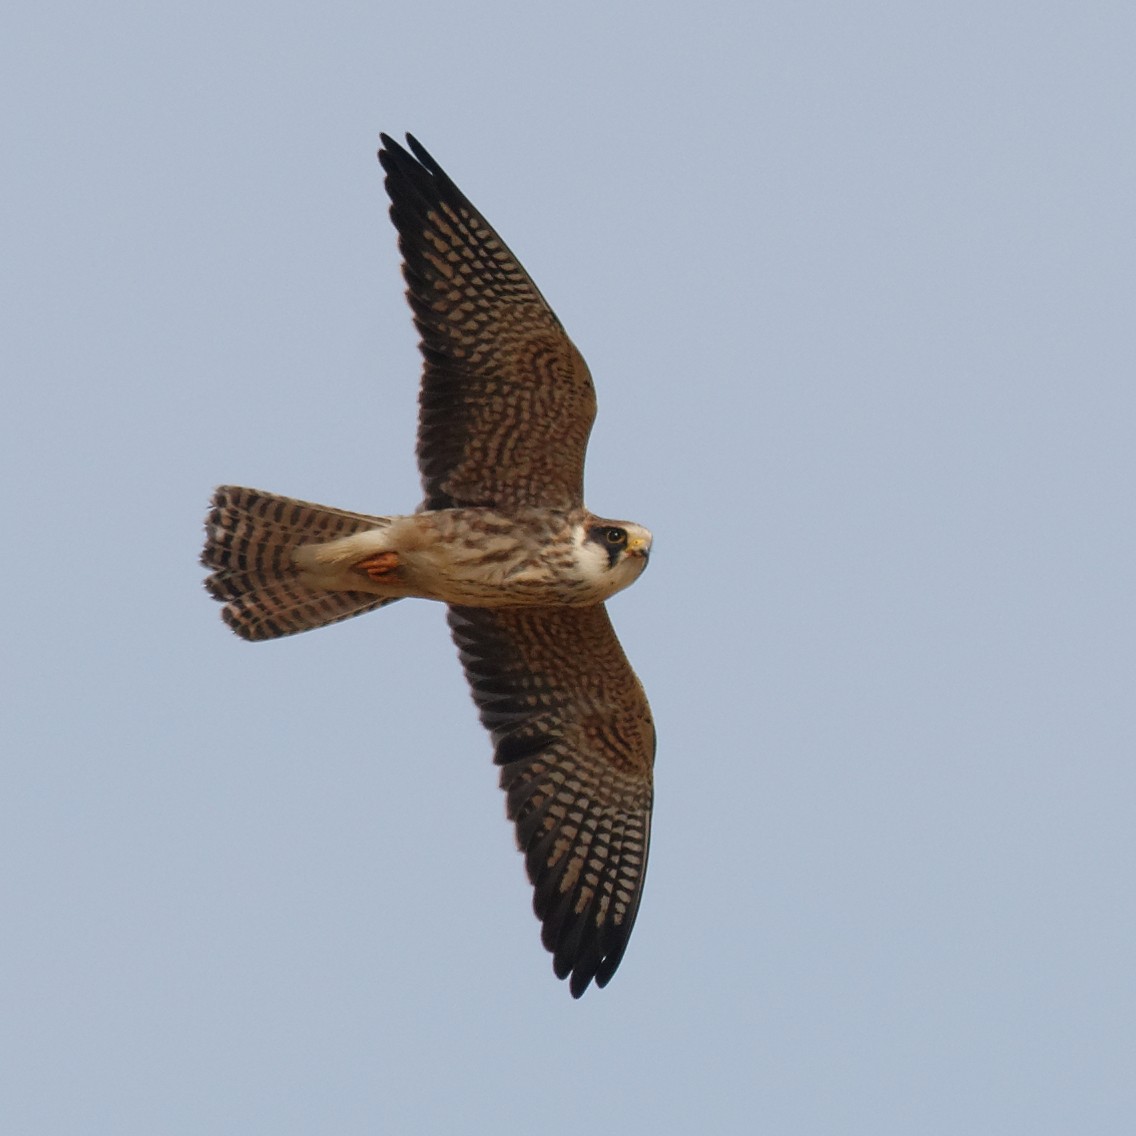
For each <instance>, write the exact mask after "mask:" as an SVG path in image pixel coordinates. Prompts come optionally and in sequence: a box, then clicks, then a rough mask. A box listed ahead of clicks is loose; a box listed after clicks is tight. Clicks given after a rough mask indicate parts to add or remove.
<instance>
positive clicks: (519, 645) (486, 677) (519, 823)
mask: <svg viewBox="0 0 1136 1136" xmlns="http://www.w3.org/2000/svg"><path fill="white" fill-rule="evenodd" d="M408 143H409V146H410V151H409V152H408V151H407V150H404V149H403V148H402V147H401V146H400V145H398V143H396V142H394V141H392V140H391V139H390V138H388V137H387V136H386V135H383V148H382V150H381V151H380V153H379V160H380V161H381V162H382V165H383V168H384V170H385V171H386V188H387V192H388V194H389V196H390V199H391V218H392V220H393V221H394V223H395V227H396V228H397V229H398V233H399V248H400V249H401V251H402V256H403V262H404V265H403V272H404V275H405V277H406V282H407V286H408V288H407V295H408V298H409V301H410V305H411V308H412V309H413V312H414V319H415V323H416V325H417V326H418V330H419V332H420V334H421V344H420V347H421V351H422V355H423V358H424V360H425V365H424V369H423V377H422V387H421V392H420V400H419V429H418V463H419V468H420V471H421V474H422V482H423V489H424V492H425V500H424V502H423V504H422V506H421V507H420V509H419V511H418V513H416V514H411V515H405V516H381V517H372V516H367V515H365V514H360V513H349V512H345V511H343V510H337V509H328V508H325V507H323V506H319V505H310V504H307V503H305V502H299V501H293V500H291V499H289V498H282V497H277V496H274V495H271V494H266V493H261V492H260V491H258V490H251V489H240V488H235V487H232V486H225V487H222V488H221V489H219V490H217V493H216V495H215V497H214V500H213V507H212V510H211V512H210V514H209V516H208V518H207V521H206V545H205V552H204V554H203V557H202V559H203V562H204V563H205V565H206V566H207V567H209V568H210V569H212V574H211V575H210V576H209V578H208V579H207V581H206V586H207V588H208V589H209V592H210V594H211V595H213V596H214V597H215V598H216V599H218V600H220V601H221V602H222V603H224V604H225V609H224V617H225V621H226V622H227V623H228V624H229V625H230V626H231V627H232V628H233V630H234V631H236V632H237V634H239V635H241V636H243V637H244V638H246V639H267V638H274V637H277V636H281V635H289V634H292V633H294V632H298V631H304V630H308V629H310V628H313V627H318V626H322V625H323V624H325V623H332V622H335V621H337V620H340V619H345V618H347V617H348V616H351V615H355V614H358V613H360V612H363V611H369V610H372V609H373V608H377V607H381V606H383V605H384V604H387V603H390V602H392V601H393V600H395V599H398V598H401V597H403V596H420V597H425V598H428V599H437V600H441V601H442V602H445V603H447V604H449V621H450V627H451V630H452V632H453V636H454V641H455V643H456V644H457V646H458V650H459V653H460V655H461V660H462V665H463V666H464V668H465V672H466V677H467V678H468V680H469V683H470V687H471V690H472V692H473V697H474V700H475V702H476V703H477V706H478V709H479V711H480V714H481V720H482V722H483V724H484V725H485V727H486V728H487V729H488V730H489V732H490V733H491V735H492V737H493V741H494V745H495V750H496V761H497V764H498V765H500V766H501V785H502V788H503V789H504V790H505V792H506V800H507V807H508V814H509V817H510V818H511V819H512V821H513V822H514V824H515V826H516V834H517V840H518V843H519V845H520V847H521V849H522V851H523V852H524V853H525V863H526V866H527V869H528V874H529V878H530V880H531V881H532V884H533V888H534V900H533V905H534V908H535V911H536V914H537V916H538V918H539V919H540V920H541V923H542V925H543V930H542V940H543V942H544V945H545V947H547V949H548V950H549V951H550V952H552V955H553V968H554V970H555V972H556V974H557V975H558V976H559V977H561V978H570V989H571V991H572V994H573V995H574V996H576V997H579V996H580V995H581V994H582V993H583V992H584V990H585V989H586V988H587V986H588V985H589V983H591V982H592V981H593V980H594V981H595V982H596V984H597V985H599V986H603V985H605V984H606V983H607V982H608V980H609V979H610V978H611V976H612V974H613V973H614V972H615V969H616V967H617V966H618V965H619V962H620V960H621V959H622V957H623V953H624V951H625V949H626V947H627V940H628V937H629V935H630V934H631V928H632V926H633V924H634V922H635V916H636V912H637V911H638V908H639V901H640V896H641V894H642V887H643V878H644V874H645V872H646V866H647V847H648V839H649V833H650V819H651V803H652V792H653V789H652V764H653V761H654V752H655V733H654V726H653V724H652V721H651V714H650V710H649V709H648V706H647V700H646V698H645V696H644V694H643V690H642V687H641V686H640V684H639V681H638V679H637V678H636V677H635V674H634V672H633V671H632V670H631V667H630V666H629V665H628V662H627V659H626V658H625V656H624V654H623V651H622V649H621V648H620V646H619V642H618V640H617V639H616V636H615V632H614V631H613V629H612V626H611V623H610V621H609V619H608V616H607V612H606V610H605V608H604V606H603V605H604V601H605V600H606V599H608V598H609V597H610V596H611V595H613V594H614V593H615V592H616V591H619V590H620V589H621V588H624V587H627V586H628V585H629V584H631V583H633V582H634V580H635V579H637V578H638V576H639V574H640V572H641V571H642V569H643V567H644V566H645V565H646V561H647V554H648V552H649V550H650V544H651V536H650V533H648V532H647V530H646V529H643V528H642V527H641V526H639V525H635V524H632V523H630V522H626V521H609V520H604V519H603V518H600V517H597V516H595V515H594V514H592V513H591V512H589V511H588V510H587V509H586V508H585V507H584V504H583V471H584V453H585V449H586V447H587V440H588V434H589V432H590V430H591V426H592V421H593V419H594V417H595V409H596V404H595V393H594V390H593V386H592V380H591V377H590V375H589V373H588V368H587V366H586V364H585V363H584V360H583V358H582V357H581V356H580V353H579V352H578V351H577V350H576V348H575V347H574V346H573V345H572V343H571V341H570V340H569V339H568V337H567V335H566V334H565V332H564V329H563V328H562V327H561V326H560V322H559V321H558V320H557V318H556V316H555V315H554V314H553V312H552V310H551V309H550V308H549V306H548V304H547V303H546V302H545V300H544V298H543V297H542V296H541V294H540V292H539V291H538V290H537V288H536V286H535V285H534V284H533V282H532V281H531V280H530V279H529V277H528V274H527V273H526V272H525V270H524V269H523V268H522V267H521V265H520V263H519V262H518V261H517V260H516V258H515V257H514V256H513V255H512V253H511V252H510V251H509V249H508V248H507V247H506V246H505V244H504V242H503V241H502V240H501V239H500V237H498V236H497V234H496V233H495V232H494V231H493V229H492V228H491V227H490V226H489V225H488V224H487V223H486V221H485V219H484V218H483V217H482V216H481V215H480V214H479V213H478V211H477V210H476V209H474V207H473V206H472V205H471V204H470V202H469V201H468V200H467V199H466V198H465V196H464V195H463V194H462V193H461V191H460V190H458V188H457V187H456V186H455V185H454V183H453V182H452V181H451V180H450V179H449V177H448V176H447V175H446V174H445V172H444V171H443V170H442V169H441V168H440V167H439V166H438V164H437V163H436V162H435V161H434V159H433V158H432V157H430V155H429V154H428V153H427V152H426V151H425V150H424V149H423V148H422V147H421V146H420V145H419V144H418V143H417V142H416V141H415V140H414V139H413V138H410V137H409V136H408Z"/></svg>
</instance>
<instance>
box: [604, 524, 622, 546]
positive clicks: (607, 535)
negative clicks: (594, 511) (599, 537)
mask: <svg viewBox="0 0 1136 1136" xmlns="http://www.w3.org/2000/svg"><path fill="white" fill-rule="evenodd" d="M604 540H606V541H607V542H608V544H611V545H620V544H626V543H627V530H626V529H616V528H611V529H604Z"/></svg>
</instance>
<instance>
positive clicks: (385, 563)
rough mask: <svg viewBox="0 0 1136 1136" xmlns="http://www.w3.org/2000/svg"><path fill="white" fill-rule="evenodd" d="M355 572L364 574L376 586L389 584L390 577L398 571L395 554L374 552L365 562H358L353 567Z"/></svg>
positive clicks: (396, 555) (396, 554)
mask: <svg viewBox="0 0 1136 1136" xmlns="http://www.w3.org/2000/svg"><path fill="white" fill-rule="evenodd" d="M354 567H355V570H356V571H357V572H364V573H366V574H367V575H368V576H370V577H371V579H372V580H374V582H375V583H376V584H389V583H390V582H391V577H392V576H393V575H394V573H395V572H396V571H397V569H398V553H397V552H376V553H375V555H374V556H368V557H367V559H366V560H360V561H359V563H358V564H356V565H355V566H354Z"/></svg>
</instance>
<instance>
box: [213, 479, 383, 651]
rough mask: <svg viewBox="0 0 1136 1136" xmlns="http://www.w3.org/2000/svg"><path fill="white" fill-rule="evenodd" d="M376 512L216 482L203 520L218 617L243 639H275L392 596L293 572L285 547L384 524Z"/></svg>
mask: <svg viewBox="0 0 1136 1136" xmlns="http://www.w3.org/2000/svg"><path fill="white" fill-rule="evenodd" d="M387 523H388V522H387V519H386V518H384V517H369V516H367V515H366V514H364V513H349V512H346V511H344V510H342V509H329V508H325V507H324V506H322V505H312V504H309V503H308V502H306V501H295V500H293V499H292V498H291V497H278V496H276V495H275V494H271V493H262V492H261V491H260V490H257V489H243V488H240V487H238V486H234V485H222V486H221V488H220V489H218V490H217V492H216V493H214V495H213V502H212V507H211V509H210V511H209V516H208V517H207V518H206V521H205V550H204V551H203V552H202V554H201V563H202V564H203V565H205V567H206V568H211V569H213V573H212V575H210V576H209V577H207V578H206V580H205V587H206V589H207V590H208V591H209V594H210V595H211V596H213V598H214V599H216V600H219V601H220V602H221V603H223V604H224V605H225V610H224V611H223V612H222V618H223V619H224V620H225V622H226V623H227V624H228V625H229V626H230V627H231V628H232V629H233V630H234V631H235V632H236V633H237V634H238V635H240V636H241V638H243V639H253V640H256V639H276V638H278V637H280V636H282V635H294V634H296V633H297V632H299V631H308V630H310V629H312V628H314V627H323V626H325V625H326V624H329V623H338V622H339V621H340V620H341V619H348V618H350V617H351V616H353V615H359V614H361V613H362V612H365V611H373V610H374V609H375V608H380V607H383V606H384V605H385V604H388V603H393V602H394V601H393V599H392V598H390V597H385V596H375V595H374V594H373V593H369V592H350V591H330V590H327V589H325V588H317V587H313V586H311V585H310V584H308V583H305V582H304V580H303V579H301V572H300V569H299V568H297V566H296V565H295V563H294V561H293V556H292V554H293V553H294V552H295V550H296V549H297V548H299V547H300V546H301V545H305V544H312V543H322V542H324V541H329V540H335V539H337V538H338V537H343V536H350V535H351V534H353V533H358V532H366V531H368V530H373V529H376V528H381V527H383V526H384V525H385V524H387Z"/></svg>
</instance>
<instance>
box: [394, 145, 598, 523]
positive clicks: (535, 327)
mask: <svg viewBox="0 0 1136 1136" xmlns="http://www.w3.org/2000/svg"><path fill="white" fill-rule="evenodd" d="M382 139H383V148H382V149H381V150H380V151H379V160H380V161H381V162H382V164H383V169H384V170H385V171H386V187H387V193H388V194H389V195H390V199H391V219H392V220H393V221H394V224H395V227H396V228H397V229H398V233H399V248H400V250H401V251H402V257H403V275H404V276H405V278H406V283H407V296H408V298H409V300H410V306H411V308H412V309H413V311H414V321H415V323H416V325H417V327H418V331H419V333H420V335H421V343H420V348H421V351H422V355H423V358H424V360H425V366H424V370H423V376H422V389H421V393H420V398H419V419H418V464H419V469H420V470H421V474H422V483H423V489H424V491H425V494H426V500H425V507H426V508H428V509H440V508H448V507H450V506H453V505H494V506H499V507H510V506H519V505H543V506H549V507H553V508H572V507H575V506H578V505H580V504H581V503H582V501H583V476H584V451H585V449H586V448H587V443H588V434H589V433H590V431H591V428H592V421H593V419H594V418H595V413H596V401H595V391H594V388H593V386H592V379H591V376H590V374H589V373H588V368H587V364H585V362H584V360H583V357H582V356H581V355H580V353H579V352H578V351H577V350H576V348H575V347H574V346H573V344H572V342H571V340H569V338H568V336H567V335H566V334H565V332H564V329H563V327H561V325H560V321H559V320H558V319H557V318H556V316H555V315H554V314H553V312H552V309H551V308H550V307H549V306H548V304H547V303H546V302H545V299H544V297H543V296H542V295H541V294H540V292H539V291H538V290H537V288H536V285H535V284H533V282H532V281H531V280H530V279H529V276H528V274H527V273H526V272H525V270H524V269H523V268H522V267H521V265H520V263H519V262H518V261H517V260H516V258H515V257H514V256H513V254H512V253H511V252H510V251H509V249H508V248H507V247H506V246H505V242H504V241H502V240H501V238H500V237H499V236H498V235H497V234H496V233H495V232H494V231H493V229H492V228H491V227H490V226H489V225H488V224H487V223H486V221H485V219H484V218H483V217H482V216H481V214H480V213H478V211H477V210H476V209H475V208H474V207H473V206H472V205H471V204H470V202H469V201H468V200H467V199H466V197H465V196H464V195H463V194H462V192H461V191H460V190H459V189H458V188H457V186H455V185H454V183H453V182H452V181H451V180H450V179H449V177H447V176H446V173H445V172H444V171H443V170H442V168H441V167H440V166H439V165H438V163H437V162H436V161H435V160H434V159H433V158H432V157H431V156H430V155H429V154H428V153H427V152H426V150H425V149H424V148H423V147H422V146H421V145H420V144H419V143H418V142H417V141H416V140H415V139H414V138H412V137H411V136H410V135H407V143H408V145H409V147H410V152H407V151H406V150H405V149H403V148H402V147H401V146H400V145H399V144H398V143H397V142H394V141H393V140H392V139H391V138H389V137H388V136H387V135H385V134H384V135H383V136H382Z"/></svg>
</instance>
